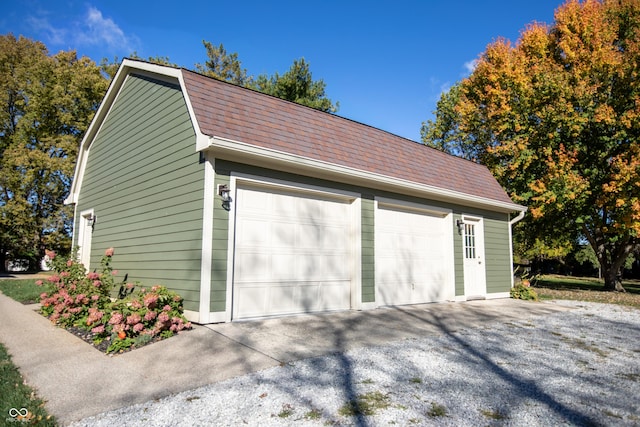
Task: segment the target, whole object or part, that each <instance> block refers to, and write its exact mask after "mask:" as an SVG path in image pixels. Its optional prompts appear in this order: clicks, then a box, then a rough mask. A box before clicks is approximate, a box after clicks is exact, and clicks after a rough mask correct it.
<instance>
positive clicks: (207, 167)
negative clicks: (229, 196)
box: [200, 153, 215, 323]
mask: <svg viewBox="0 0 640 427" xmlns="http://www.w3.org/2000/svg"><path fill="white" fill-rule="evenodd" d="M203 155H204V159H205V162H204V196H203V206H202V252H201V260H200V323H209V306H210V303H211V258H212V253H213V209H214V207H213V204H214V197H215V185H214V184H215V183H214V178H215V172H214V169H213V162H214V159H211V158H209V156H208V155H207V153H203Z"/></svg>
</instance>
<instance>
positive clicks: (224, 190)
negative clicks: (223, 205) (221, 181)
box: [218, 184, 231, 202]
mask: <svg viewBox="0 0 640 427" xmlns="http://www.w3.org/2000/svg"><path fill="white" fill-rule="evenodd" d="M230 194H231V190H229V186H228V185H226V184H225V185H219V186H218V195H219V196H220V197H222V201H223V202H230V201H231V195H230Z"/></svg>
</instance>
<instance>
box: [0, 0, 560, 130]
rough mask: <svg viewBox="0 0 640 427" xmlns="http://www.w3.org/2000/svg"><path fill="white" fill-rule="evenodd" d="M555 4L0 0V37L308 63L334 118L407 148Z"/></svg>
mask: <svg viewBox="0 0 640 427" xmlns="http://www.w3.org/2000/svg"><path fill="white" fill-rule="evenodd" d="M561 3H562V1H561V0H535V1H530V0H526V1H513V0H486V1H478V0H457V1H456V0H453V1H432V0H422V1H420V0H388V1H386V0H378V1H375V0H370V1H349V0H323V1H317V2H311V1H307V2H305V1H299V0H298V1H290V0H281V1H277V2H269V1H264V0H261V1H254V0H242V1H238V2H232V1H224V2H223V1H188V0H183V1H171V2H168V1H164V0H156V1H153V2H145V1H137V0H128V1H122V0H111V1H106V0H105V1H100V0H97V1H96V0H53V1H52V0H22V1H10V0H0V33H1V34H7V33H9V32H11V33H13V34H14V35H15V36H18V35H24V36H26V37H29V38H32V39H35V40H39V41H42V42H44V43H45V44H46V46H47V47H48V48H49V51H50V53H55V52H58V51H60V50H69V49H75V50H76V51H77V52H78V54H79V55H86V56H89V57H90V58H91V59H93V60H94V61H96V62H99V61H100V60H101V59H102V58H104V57H107V58H109V59H113V58H114V57H115V56H118V57H119V58H122V57H126V56H127V55H129V54H130V53H131V52H133V51H136V52H137V53H138V55H139V56H141V57H143V58H146V57H148V56H165V57H169V59H170V60H171V61H172V62H174V63H177V64H178V65H181V66H183V67H186V68H194V64H195V63H201V62H204V61H205V60H206V53H205V49H204V47H203V46H202V40H208V41H211V42H212V43H214V44H219V43H223V44H224V46H225V48H226V49H227V51H228V52H237V53H238V56H239V59H240V60H241V62H242V65H243V67H244V68H246V69H247V71H248V72H249V74H251V75H254V76H256V75H258V74H263V73H266V74H269V75H270V74H273V73H275V72H279V73H283V72H285V71H287V70H288V69H289V67H290V66H291V64H292V62H293V60H294V59H298V58H301V57H304V58H305V59H306V60H307V61H308V62H309V63H310V64H311V71H312V73H313V77H314V79H323V80H324V81H325V83H326V84H327V95H328V96H329V98H331V99H332V100H333V101H334V102H335V101H338V102H339V103H340V109H339V111H338V113H337V114H338V115H340V116H343V117H347V118H349V119H352V120H356V121H359V122H363V123H366V124H368V125H371V126H374V127H377V128H380V129H383V130H386V131H388V132H391V133H394V134H396V135H400V136H403V137H405V138H409V139H412V140H414V141H419V139H420V126H421V124H422V122H423V121H426V120H427V119H432V118H433V111H434V110H435V108H436V102H437V101H438V99H439V98H440V95H441V93H442V92H443V91H445V90H447V88H449V87H450V86H451V85H452V84H454V83H455V82H456V81H459V80H460V79H462V78H464V77H465V76H466V75H468V73H469V70H470V68H469V67H470V65H471V64H472V62H473V61H474V59H476V58H477V57H478V55H479V54H480V53H482V51H484V49H485V47H486V45H487V44H488V43H490V42H491V41H493V40H495V39H496V38H498V37H504V38H507V39H509V40H511V41H513V42H515V41H516V40H517V38H518V36H519V34H520V31H521V30H522V29H524V28H525V27H526V25H527V24H528V23H531V22H533V21H537V22H546V23H552V22H553V12H554V10H555V9H556V8H557V7H558V6H559V5H560V4H561Z"/></svg>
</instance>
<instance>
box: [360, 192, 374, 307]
mask: <svg viewBox="0 0 640 427" xmlns="http://www.w3.org/2000/svg"><path fill="white" fill-rule="evenodd" d="M374 207H375V205H374V197H373V196H372V195H366V196H365V195H362V203H361V217H362V225H361V232H362V302H374V301H375V300H376V287H375V283H376V282H375V233H374V230H375V227H374V226H375V224H374Z"/></svg>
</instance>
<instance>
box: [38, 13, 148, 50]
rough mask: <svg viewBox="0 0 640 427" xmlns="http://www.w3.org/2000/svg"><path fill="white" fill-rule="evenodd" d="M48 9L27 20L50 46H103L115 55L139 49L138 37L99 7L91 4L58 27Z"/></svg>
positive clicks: (66, 47)
mask: <svg viewBox="0 0 640 427" xmlns="http://www.w3.org/2000/svg"><path fill="white" fill-rule="evenodd" d="M48 15H49V14H48V13H47V12H43V11H39V13H38V16H30V17H28V19H27V22H28V23H29V25H31V27H32V28H33V29H34V30H36V31H37V32H39V33H42V34H43V39H44V41H45V42H46V43H47V44H48V45H53V46H61V47H63V48H65V49H68V48H80V47H83V46H103V47H104V48H105V50H106V51H107V52H109V53H111V54H116V53H120V54H130V53H131V52H133V51H134V50H136V45H138V44H139V43H138V39H137V38H136V37H135V36H128V35H126V34H125V32H124V31H123V30H122V29H121V28H120V26H119V25H118V24H116V23H115V22H114V21H113V20H112V19H111V18H105V17H104V16H103V15H102V12H101V11H100V10H98V9H97V8H95V7H93V6H90V7H89V9H88V11H87V13H86V14H85V15H84V16H82V17H78V18H76V19H75V20H73V19H72V20H70V21H69V22H68V24H67V25H65V26H64V27H62V26H60V27H56V26H55V25H54V24H52V23H51V22H50V20H49V17H48Z"/></svg>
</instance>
